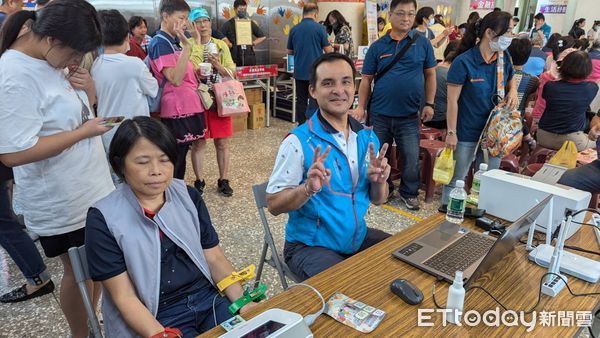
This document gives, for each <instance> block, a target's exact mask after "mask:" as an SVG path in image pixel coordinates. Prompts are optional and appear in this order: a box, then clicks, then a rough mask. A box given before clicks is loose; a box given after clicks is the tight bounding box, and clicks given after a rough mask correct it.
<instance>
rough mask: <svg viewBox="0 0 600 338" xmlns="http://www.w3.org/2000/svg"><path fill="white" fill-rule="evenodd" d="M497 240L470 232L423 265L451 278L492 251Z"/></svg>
mask: <svg viewBox="0 0 600 338" xmlns="http://www.w3.org/2000/svg"><path fill="white" fill-rule="evenodd" d="M494 242H496V240H495V239H493V238H489V237H485V236H481V235H479V234H476V233H473V232H468V233H466V234H465V235H464V236H463V237H461V238H459V239H458V240H456V241H455V242H454V243H452V244H450V245H449V246H447V247H446V248H445V249H444V250H442V251H440V252H438V253H437V254H435V255H434V256H433V257H431V258H429V259H428V260H426V261H425V262H424V263H423V264H424V265H425V266H428V267H430V268H433V269H436V270H438V271H440V272H443V273H445V274H447V275H449V276H454V274H455V273H456V271H465V269H466V268H468V267H469V266H470V265H471V264H473V263H475V262H476V261H477V260H478V259H480V258H481V257H483V256H484V255H485V254H487V253H488V251H490V249H491V247H492V245H494Z"/></svg>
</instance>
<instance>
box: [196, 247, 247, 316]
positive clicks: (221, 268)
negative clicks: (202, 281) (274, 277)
mask: <svg viewBox="0 0 600 338" xmlns="http://www.w3.org/2000/svg"><path fill="white" fill-rule="evenodd" d="M204 257H205V258H206V262H207V263H208V267H209V269H210V274H211V276H212V278H213V280H214V281H215V283H219V282H220V281H222V280H223V279H225V278H226V277H228V276H229V275H231V273H232V272H234V271H235V270H234V268H233V265H231V262H229V260H228V259H227V257H225V254H223V250H222V249H221V247H220V246H219V245H217V246H215V247H213V248H210V249H205V250H204ZM224 293H225V295H226V296H227V298H228V299H229V300H230V301H231V302H235V301H236V300H238V299H239V298H240V297H242V296H243V295H244V289H242V286H241V285H240V283H235V284H232V285H231V286H229V287H228V288H227V289H225V291H224ZM254 305H256V304H255V303H249V304H247V305H246V306H244V307H243V308H241V309H240V313H244V312H246V311H247V310H248V309H250V308H251V307H253V306H254Z"/></svg>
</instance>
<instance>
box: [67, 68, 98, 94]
mask: <svg viewBox="0 0 600 338" xmlns="http://www.w3.org/2000/svg"><path fill="white" fill-rule="evenodd" d="M69 83H71V86H72V87H73V88H75V89H80V90H84V91H85V92H86V93H87V92H89V91H91V90H95V88H96V87H95V85H94V79H92V76H91V75H90V72H88V70H87V69H85V68H82V67H77V69H76V70H74V71H72V72H71V74H70V76H69Z"/></svg>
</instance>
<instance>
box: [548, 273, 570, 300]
mask: <svg viewBox="0 0 600 338" xmlns="http://www.w3.org/2000/svg"><path fill="white" fill-rule="evenodd" d="M551 277H552V279H551V280H550V281H545V282H544V284H542V293H543V294H545V295H547V296H550V297H556V295H558V294H559V293H560V291H561V290H562V289H563V288H564V287H565V285H566V284H565V282H566V281H567V277H566V276H563V275H560V277H562V279H561V278H560V277H559V276H558V275H551Z"/></svg>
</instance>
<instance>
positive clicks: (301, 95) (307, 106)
mask: <svg viewBox="0 0 600 338" xmlns="http://www.w3.org/2000/svg"><path fill="white" fill-rule="evenodd" d="M294 81H295V82H296V122H298V124H302V123H304V122H305V121H306V119H308V118H310V117H311V116H312V115H313V114H314V112H315V111H316V110H317V108H319V105H318V104H317V101H316V100H315V99H313V98H312V97H311V96H310V94H309V91H308V86H309V84H310V82H309V81H308V80H294Z"/></svg>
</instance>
